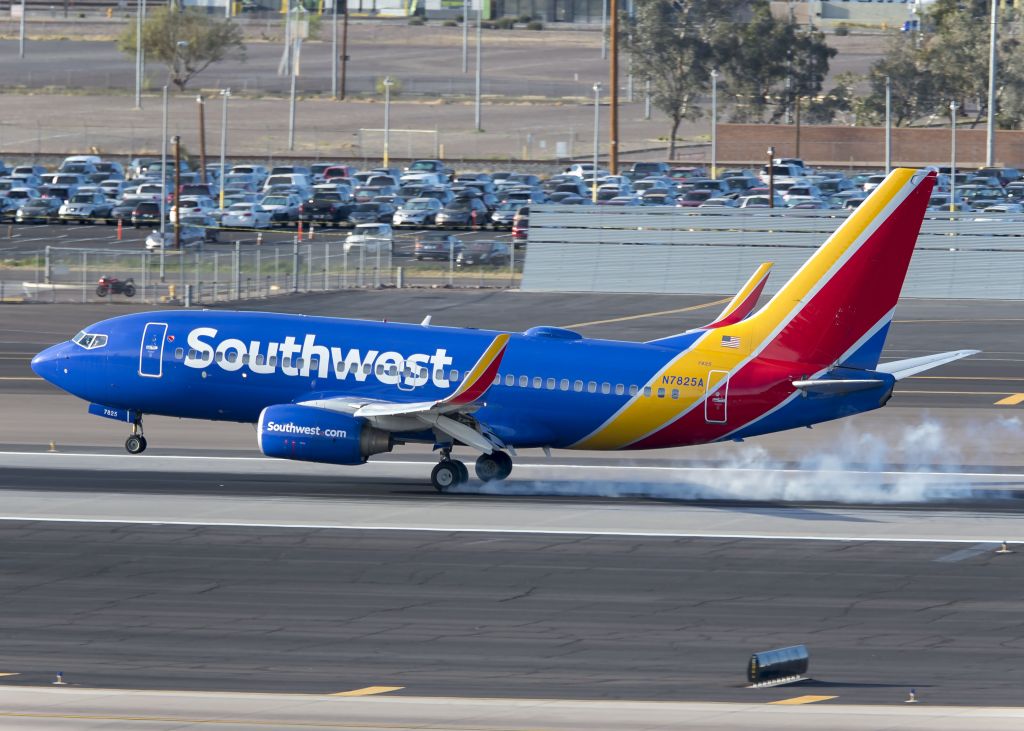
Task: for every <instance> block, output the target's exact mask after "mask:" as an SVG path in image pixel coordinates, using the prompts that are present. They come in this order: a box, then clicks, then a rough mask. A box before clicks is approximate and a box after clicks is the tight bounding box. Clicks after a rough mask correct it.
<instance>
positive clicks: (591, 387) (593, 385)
mask: <svg viewBox="0 0 1024 731" xmlns="http://www.w3.org/2000/svg"><path fill="white" fill-rule="evenodd" d="M587 393H597V381H590V382H589V383H587Z"/></svg>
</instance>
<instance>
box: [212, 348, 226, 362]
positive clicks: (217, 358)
mask: <svg viewBox="0 0 1024 731" xmlns="http://www.w3.org/2000/svg"><path fill="white" fill-rule="evenodd" d="M213 359H214V360H215V361H217V362H218V363H222V362H223V361H224V354H223V353H221V352H220V351H217V354H216V355H215V356H214V357H213Z"/></svg>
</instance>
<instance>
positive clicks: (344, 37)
mask: <svg viewBox="0 0 1024 731" xmlns="http://www.w3.org/2000/svg"><path fill="white" fill-rule="evenodd" d="M344 2H345V17H344V18H342V19H341V91H340V94H339V95H338V97H339V98H340V99H344V98H345V71H346V63H347V62H348V0H344Z"/></svg>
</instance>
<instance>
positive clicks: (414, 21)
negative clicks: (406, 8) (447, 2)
mask: <svg viewBox="0 0 1024 731" xmlns="http://www.w3.org/2000/svg"><path fill="white" fill-rule="evenodd" d="M426 24H427V21H426V20H424V19H423V18H409V25H426Z"/></svg>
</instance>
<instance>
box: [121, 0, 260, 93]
mask: <svg viewBox="0 0 1024 731" xmlns="http://www.w3.org/2000/svg"><path fill="white" fill-rule="evenodd" d="M142 47H143V48H144V49H145V51H146V56H147V57H148V58H151V59H154V60H156V61H158V62H159V63H162V64H165V65H166V66H167V71H168V74H167V76H168V80H169V81H170V82H171V83H172V84H174V85H175V86H176V87H178V89H180V90H182V91H184V89H185V87H186V85H188V82H189V81H190V80H191V79H192V77H193V76H195V75H196V74H199V73H202V72H203V71H204V70H206V68H207V67H208V66H209V65H210V64H213V63H217V62H218V61H223V60H224V59H225V58H228V57H229V56H234V57H235V58H238V59H240V60H244V59H245V43H244V42H243V40H242V30H241V28H239V27H238V26H237V25H235V24H234V23H232V22H231V21H227V20H218V19H216V18H213V17H212V16H210V15H209V14H207V13H206V12H205V11H203V10H199V9H197V8H185V9H180V8H178V7H175V5H174V4H173V3H172V4H171V5H170V6H167V7H161V8H156V9H154V10H152V11H151V12H150V13H149V17H148V18H146V22H145V23H144V24H143V26H142ZM118 48H120V49H121V51H123V52H124V53H126V54H128V55H130V56H134V55H135V24H134V23H129V24H128V26H127V28H126V29H125V31H124V33H122V34H121V37H120V38H119V39H118Z"/></svg>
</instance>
